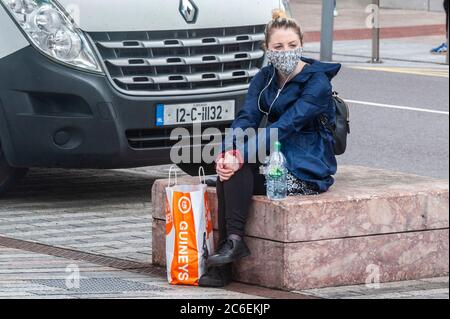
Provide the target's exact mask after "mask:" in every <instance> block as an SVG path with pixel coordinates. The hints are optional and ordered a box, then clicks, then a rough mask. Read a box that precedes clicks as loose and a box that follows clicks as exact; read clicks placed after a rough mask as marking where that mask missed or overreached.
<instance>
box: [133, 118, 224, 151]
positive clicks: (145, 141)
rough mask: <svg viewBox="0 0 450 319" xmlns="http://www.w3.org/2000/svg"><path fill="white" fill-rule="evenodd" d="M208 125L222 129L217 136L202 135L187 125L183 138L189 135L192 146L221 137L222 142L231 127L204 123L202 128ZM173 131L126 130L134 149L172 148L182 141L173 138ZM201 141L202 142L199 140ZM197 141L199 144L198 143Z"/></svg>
mask: <svg viewBox="0 0 450 319" xmlns="http://www.w3.org/2000/svg"><path fill="white" fill-rule="evenodd" d="M208 127H214V128H218V129H219V130H220V132H221V133H220V135H217V136H214V137H213V136H210V135H207V136H202V135H201V134H200V135H195V134H194V131H193V128H192V127H186V128H185V129H186V133H188V134H189V135H186V136H184V137H183V139H185V138H187V137H189V140H190V144H189V145H192V146H200V145H202V146H204V145H206V144H208V143H210V142H213V141H217V140H218V139H219V138H220V142H222V141H223V139H224V134H225V130H226V128H228V127H229V124H228V125H225V124H219V125H202V129H203V130H204V129H206V128H208ZM171 132H172V128H162V129H137V130H127V131H126V132H125V134H126V136H127V139H128V144H129V145H130V147H131V148H133V149H139V150H145V149H154V148H169V147H170V148H171V147H173V146H174V145H176V144H177V143H178V142H180V140H181V137H179V136H178V137H177V139H176V140H171V139H170V135H171ZM199 141H200V144H198V142H199ZM196 143H197V144H196Z"/></svg>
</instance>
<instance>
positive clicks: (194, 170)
mask: <svg viewBox="0 0 450 319" xmlns="http://www.w3.org/2000/svg"><path fill="white" fill-rule="evenodd" d="M200 166H202V167H203V168H204V169H205V175H215V174H216V164H215V163H213V164H184V163H182V164H178V167H179V168H180V169H181V170H182V171H183V172H185V173H186V174H188V175H191V176H198V170H199V168H200Z"/></svg>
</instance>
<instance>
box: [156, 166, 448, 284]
mask: <svg viewBox="0 0 450 319" xmlns="http://www.w3.org/2000/svg"><path fill="white" fill-rule="evenodd" d="M197 181H198V179H197V178H184V179H181V180H180V183H191V184H192V183H196V182H197ZM166 185H167V181H162V180H160V181H156V182H155V185H154V187H153V190H152V195H153V205H154V210H153V263H154V264H157V265H161V266H162V265H165V213H164V212H165V195H164V194H165V192H164V188H165V187H166ZM208 192H209V195H210V196H209V198H210V207H211V210H212V217H213V221H214V225H215V228H216V229H217V219H218V218H217V198H216V194H215V190H214V189H209V190H208ZM448 219H449V202H448V181H447V180H435V179H432V178H428V177H422V176H416V175H410V174H404V173H398V172H392V171H386V170H380V169H372V168H366V167H360V166H341V167H340V169H339V173H338V174H337V176H336V183H335V185H334V186H333V187H332V188H331V189H330V190H329V191H328V192H327V193H324V194H321V195H318V196H297V197H290V198H288V199H286V200H284V201H278V202H272V201H269V200H268V199H267V198H265V197H263V196H255V197H254V199H253V203H252V206H251V208H250V213H249V218H248V222H247V230H246V234H247V237H246V242H247V244H248V245H249V248H250V249H251V251H252V255H251V256H250V257H247V258H244V259H242V260H241V261H239V262H238V263H237V264H236V265H235V267H234V270H235V271H234V276H235V279H236V280H239V281H242V282H246V283H250V284H257V285H261V286H266V287H272V288H279V289H286V290H302V289H309V288H319V287H330V286H340V285H352V284H361V283H365V282H366V280H367V278H368V276H369V275H370V273H371V272H372V275H373V272H374V270H376V269H379V270H380V273H379V274H380V276H379V278H380V282H389V281H399V280H409V279H419V278H425V277H434V276H444V275H448V263H449V259H448V258H449V254H448V243H449V240H448ZM217 238H218V236H217V231H216V232H215V239H216V241H217Z"/></svg>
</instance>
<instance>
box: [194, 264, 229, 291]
mask: <svg viewBox="0 0 450 319" xmlns="http://www.w3.org/2000/svg"><path fill="white" fill-rule="evenodd" d="M231 280H232V273H231V265H230V264H228V265H224V266H217V267H211V268H209V269H208V270H207V271H206V273H205V274H204V275H203V276H201V277H200V279H199V281H198V285H199V286H200V287H216V288H217V287H224V286H226V285H228V284H229V283H230V282H231Z"/></svg>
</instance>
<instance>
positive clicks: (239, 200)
mask: <svg viewBox="0 0 450 319" xmlns="http://www.w3.org/2000/svg"><path fill="white" fill-rule="evenodd" d="M264 182H265V177H264V175H261V174H259V167H258V165H257V164H244V166H243V167H242V168H241V169H240V170H238V171H237V172H236V173H235V174H234V175H233V176H232V177H231V178H230V179H229V180H228V181H225V182H221V181H220V179H219V178H218V179H217V199H218V205H219V207H218V215H219V216H218V217H219V240H220V242H223V241H224V240H225V239H226V238H227V237H228V236H229V235H232V234H234V235H239V236H241V237H244V235H245V224H246V221H247V215H248V211H249V208H250V204H251V201H252V197H253V195H266V187H265V184H264Z"/></svg>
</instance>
